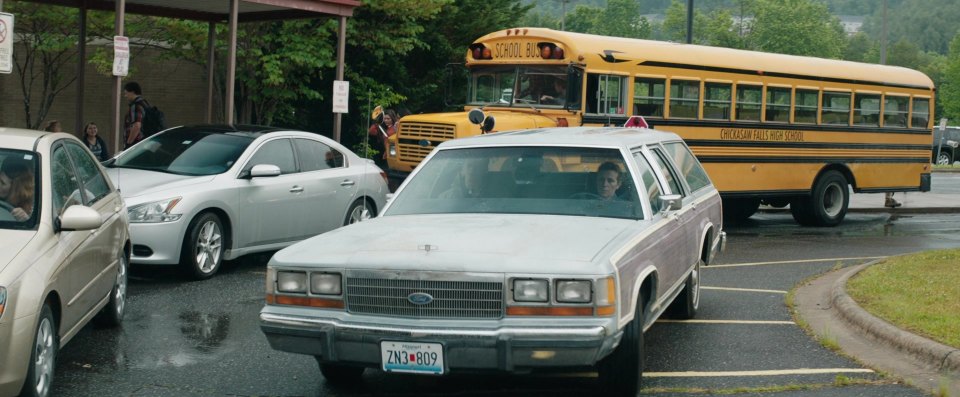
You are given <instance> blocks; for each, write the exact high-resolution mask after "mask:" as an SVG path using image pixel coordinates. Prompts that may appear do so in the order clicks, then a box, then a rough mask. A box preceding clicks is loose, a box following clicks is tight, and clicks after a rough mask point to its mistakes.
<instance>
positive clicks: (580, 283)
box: [557, 280, 593, 303]
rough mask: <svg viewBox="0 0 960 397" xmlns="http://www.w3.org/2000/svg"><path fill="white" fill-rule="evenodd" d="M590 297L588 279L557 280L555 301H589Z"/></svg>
mask: <svg viewBox="0 0 960 397" xmlns="http://www.w3.org/2000/svg"><path fill="white" fill-rule="evenodd" d="M592 299H593V296H592V295H591V288H590V281H589V280H560V281H557V302H563V303H589V302H590V301H591V300H592Z"/></svg>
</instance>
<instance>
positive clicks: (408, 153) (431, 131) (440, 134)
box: [399, 122, 456, 162]
mask: <svg viewBox="0 0 960 397" xmlns="http://www.w3.org/2000/svg"><path fill="white" fill-rule="evenodd" d="M455 130H456V126H454V125H453V124H436V123H418V122H401V123H400V136H399V143H400V160H401V161H413V162H420V161H421V160H423V158H424V157H426V156H427V155H428V154H430V151H431V150H433V148H435V147H436V146H437V145H439V144H440V143H441V142H444V141H448V140H451V139H453V138H454V135H455Z"/></svg>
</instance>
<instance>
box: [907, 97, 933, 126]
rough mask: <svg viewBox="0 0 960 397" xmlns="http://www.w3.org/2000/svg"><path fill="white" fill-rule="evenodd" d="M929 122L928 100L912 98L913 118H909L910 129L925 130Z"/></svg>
mask: <svg viewBox="0 0 960 397" xmlns="http://www.w3.org/2000/svg"><path fill="white" fill-rule="evenodd" d="M929 121H930V100H929V99H927V98H913V116H912V117H911V118H910V127H912V128H927V123H928V122H929Z"/></svg>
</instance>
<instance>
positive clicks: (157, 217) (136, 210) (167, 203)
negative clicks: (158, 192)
mask: <svg viewBox="0 0 960 397" xmlns="http://www.w3.org/2000/svg"><path fill="white" fill-rule="evenodd" d="M180 199H181V197H174V198H168V199H165V200H158V201H151V202H149V203H143V204H137V205H135V206H133V207H130V208H129V209H127V215H128V216H129V217H130V223H162V222H173V221H175V220H178V219H180V217H181V216H183V214H173V213H171V211H173V208H174V207H176V206H177V203H179V202H180Z"/></svg>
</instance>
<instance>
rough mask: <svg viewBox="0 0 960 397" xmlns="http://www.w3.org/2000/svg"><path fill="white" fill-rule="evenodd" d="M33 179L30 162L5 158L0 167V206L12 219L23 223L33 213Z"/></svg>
mask: <svg viewBox="0 0 960 397" xmlns="http://www.w3.org/2000/svg"><path fill="white" fill-rule="evenodd" d="M33 191H34V177H33V170H32V169H31V167H30V162H29V161H26V160H22V159H16V158H6V159H4V160H3V163H2V165H0V206H2V207H4V208H6V207H10V208H9V209H8V210H9V212H10V215H12V216H13V218H14V219H16V220H17V221H20V222H24V221H26V220H27V219H30V215H31V214H32V213H33Z"/></svg>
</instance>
